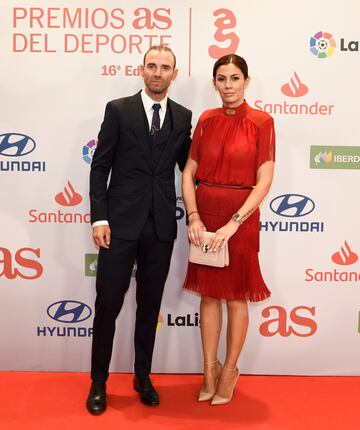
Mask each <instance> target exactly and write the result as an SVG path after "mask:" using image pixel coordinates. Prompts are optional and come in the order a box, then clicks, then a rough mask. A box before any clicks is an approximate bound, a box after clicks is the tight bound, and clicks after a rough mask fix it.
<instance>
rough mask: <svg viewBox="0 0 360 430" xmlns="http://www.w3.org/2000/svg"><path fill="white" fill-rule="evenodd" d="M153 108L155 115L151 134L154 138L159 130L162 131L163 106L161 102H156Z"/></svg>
mask: <svg viewBox="0 0 360 430" xmlns="http://www.w3.org/2000/svg"><path fill="white" fill-rule="evenodd" d="M152 108H153V111H154V113H153V117H152V121H151V128H150V135H151V137H152V138H153V139H154V138H155V137H156V135H157V133H159V131H160V115H159V110H160V108H161V104H160V103H154V104H153V106H152Z"/></svg>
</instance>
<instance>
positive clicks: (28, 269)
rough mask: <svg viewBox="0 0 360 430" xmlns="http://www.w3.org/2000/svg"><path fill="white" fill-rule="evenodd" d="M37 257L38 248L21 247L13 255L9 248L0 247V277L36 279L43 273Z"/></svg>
mask: <svg viewBox="0 0 360 430" xmlns="http://www.w3.org/2000/svg"><path fill="white" fill-rule="evenodd" d="M39 258H40V249H39V248H36V249H34V248H21V249H18V250H17V251H16V252H15V254H14V256H13V255H12V253H11V251H10V250H9V249H7V248H2V247H0V277H2V276H4V277H5V278H7V279H15V278H17V277H19V278H22V279H28V280H34V279H38V278H40V276H41V275H42V273H43V267H42V265H41V263H40V261H38V260H39Z"/></svg>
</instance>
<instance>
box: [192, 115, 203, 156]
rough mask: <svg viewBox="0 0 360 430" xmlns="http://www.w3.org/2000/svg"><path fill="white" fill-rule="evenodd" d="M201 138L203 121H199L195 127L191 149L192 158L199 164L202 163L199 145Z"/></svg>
mask: <svg viewBox="0 0 360 430" xmlns="http://www.w3.org/2000/svg"><path fill="white" fill-rule="evenodd" d="M201 136H202V121H201V119H199V121H198V123H197V124H196V127H195V131H194V135H193V138H192V143H191V147H190V157H191V158H192V159H193V160H194V161H196V162H197V163H198V164H199V161H200V151H199V145H200V140H201Z"/></svg>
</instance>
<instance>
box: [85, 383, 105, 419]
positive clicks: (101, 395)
mask: <svg viewBox="0 0 360 430" xmlns="http://www.w3.org/2000/svg"><path fill="white" fill-rule="evenodd" d="M86 407H87V410H88V411H89V412H90V413H91V414H93V415H100V414H102V413H103V412H105V409H106V383H105V382H101V381H100V382H99V381H93V383H92V384H91V388H90V393H89V396H88V398H87V400H86Z"/></svg>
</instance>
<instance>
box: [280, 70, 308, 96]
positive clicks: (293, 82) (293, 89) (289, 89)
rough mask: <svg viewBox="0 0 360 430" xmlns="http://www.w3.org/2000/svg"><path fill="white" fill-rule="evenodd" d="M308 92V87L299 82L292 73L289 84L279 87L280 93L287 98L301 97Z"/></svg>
mask: <svg viewBox="0 0 360 430" xmlns="http://www.w3.org/2000/svg"><path fill="white" fill-rule="evenodd" d="M308 91H309V89H308V87H307V86H306V85H305V84H303V83H302V82H301V81H300V78H299V76H298V74H297V73H296V72H294V75H293V76H292V77H291V79H290V82H288V83H287V84H284V85H283V86H282V87H281V92H282V93H283V94H285V95H286V96H289V97H302V96H304V95H305V94H307V93H308Z"/></svg>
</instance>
